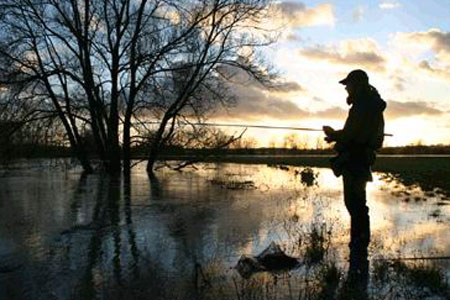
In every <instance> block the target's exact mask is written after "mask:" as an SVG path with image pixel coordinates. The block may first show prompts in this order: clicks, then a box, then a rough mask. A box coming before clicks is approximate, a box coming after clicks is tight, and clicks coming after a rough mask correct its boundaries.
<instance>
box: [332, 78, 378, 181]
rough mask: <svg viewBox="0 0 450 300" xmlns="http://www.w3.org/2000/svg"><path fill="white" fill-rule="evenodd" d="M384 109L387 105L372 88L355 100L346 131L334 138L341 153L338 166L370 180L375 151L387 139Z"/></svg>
mask: <svg viewBox="0 0 450 300" xmlns="http://www.w3.org/2000/svg"><path fill="white" fill-rule="evenodd" d="M385 109H386V102H385V101H383V99H381V97H380V95H379V94H378V92H377V90H376V89H375V88H374V87H372V86H370V87H369V88H368V89H367V90H366V91H365V92H364V93H362V94H361V95H360V96H359V97H357V98H356V99H354V101H353V104H352V107H351V108H350V111H349V113H348V117H347V120H346V121H345V125H344V128H343V129H342V130H337V131H335V132H334V134H333V136H332V138H333V140H335V141H336V145H335V150H336V151H337V152H338V157H337V158H336V159H335V161H338V166H337V167H341V168H342V169H343V170H347V171H349V172H350V173H352V174H353V175H355V176H367V179H368V180H371V172H370V166H371V165H372V164H373V163H374V162H375V151H376V150H378V149H379V148H381V146H382V144H383V139H384V118H383V111H384V110H385ZM335 173H336V172H335Z"/></svg>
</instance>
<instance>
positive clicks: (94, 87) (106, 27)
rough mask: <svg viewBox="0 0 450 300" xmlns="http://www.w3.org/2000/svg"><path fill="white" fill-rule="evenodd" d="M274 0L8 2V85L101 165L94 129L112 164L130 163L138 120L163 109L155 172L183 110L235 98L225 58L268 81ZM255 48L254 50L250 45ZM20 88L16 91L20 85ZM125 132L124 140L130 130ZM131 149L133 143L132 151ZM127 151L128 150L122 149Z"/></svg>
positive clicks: (3, 76) (4, 62)
mask: <svg viewBox="0 0 450 300" xmlns="http://www.w3.org/2000/svg"><path fill="white" fill-rule="evenodd" d="M267 5H268V0H240V1H236V0H190V1H177V0H153V1H146V0H143V1H139V2H137V1H132V0H63V1H59V0H4V1H2V3H1V4H0V25H1V27H2V28H3V29H4V32H3V33H2V40H1V42H0V84H4V85H6V86H7V87H8V93H9V94H10V95H11V96H13V97H12V98H11V99H14V101H15V102H16V103H22V102H23V101H24V100H23V99H27V101H28V102H30V103H33V106H35V107H36V108H37V109H36V112H39V114H41V115H42V114H49V115H51V116H52V117H55V116H56V117H57V118H58V120H59V122H60V123H61V124H62V126H63V128H64V130H65V132H66V135H67V139H68V141H69V144H70V146H71V148H72V149H73V151H74V154H75V155H76V156H77V157H78V159H79V160H80V161H81V163H82V165H83V167H84V168H85V169H86V170H88V171H90V170H92V167H91V163H90V161H89V158H88V156H87V153H88V149H87V145H86V143H85V139H84V138H83V134H82V132H83V131H85V129H86V128H89V130H90V131H91V134H90V135H91V136H92V138H93V141H94V144H95V149H96V154H97V156H98V158H99V159H100V160H101V161H102V162H103V165H104V167H105V169H106V170H107V171H109V172H112V173H114V172H118V171H119V170H120V169H121V158H123V161H124V166H125V169H129V167H130V159H131V153H130V149H131V145H132V142H133V140H135V139H134V137H133V135H134V134H136V135H140V134H141V132H140V129H142V127H139V126H138V125H136V124H141V122H140V121H141V120H145V119H149V118H153V117H156V118H157V119H158V120H160V126H159V127H158V129H157V130H156V132H155V133H154V134H153V135H152V136H153V139H152V143H151V146H150V149H149V151H150V154H149V163H148V170H149V171H151V170H152V168H153V164H154V162H155V160H156V159H157V157H158V153H159V152H160V151H161V149H163V146H164V145H165V144H166V143H167V142H168V141H169V140H170V139H171V138H172V137H173V136H174V133H175V131H176V130H175V127H176V126H175V124H176V121H177V120H179V119H180V118H184V119H186V120H187V119H192V118H196V119H199V118H203V117H205V116H206V114H207V112H209V111H211V110H212V109H214V107H216V106H217V105H219V104H225V105H226V104H230V103H232V100H233V97H232V96H231V95H230V93H229V88H228V85H227V84H226V81H228V80H230V79H231V78H232V76H231V75H230V73H229V72H224V71H223V70H224V66H229V67H233V68H240V69H243V70H245V71H246V72H248V74H251V75H252V76H253V77H254V78H256V79H257V80H259V81H260V82H262V83H264V82H267V81H269V80H270V74H269V72H268V70H267V68H265V67H264V66H265V65H266V64H265V62H263V61H262V60H261V59H257V58H256V57H257V56H256V55H255V53H256V52H255V51H256V49H257V48H258V47H261V46H264V45H267V44H268V43H270V42H271V40H270V39H268V38H267V36H264V35H263V34H261V30H259V28H258V27H257V26H258V23H259V22H260V21H261V20H262V18H263V16H264V13H265V11H266V8H267ZM244 50H245V51H244ZM13 89H14V90H16V91H17V92H15V93H12V92H11V91H12V90H13ZM121 136H122V145H121V142H120V137H121ZM122 150H123V151H122ZM121 154H123V156H121Z"/></svg>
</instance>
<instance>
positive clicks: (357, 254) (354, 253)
mask: <svg viewBox="0 0 450 300" xmlns="http://www.w3.org/2000/svg"><path fill="white" fill-rule="evenodd" d="M343 177H344V201H345V206H346V207H347V210H348V212H349V213H350V217H351V229H350V232H351V234H350V261H351V262H353V264H357V265H360V264H362V265H365V263H363V261H367V247H368V245H369V242H370V220H369V208H368V207H367V205H366V183H367V182H366V180H364V179H361V178H359V177H356V176H353V175H351V174H344V176H343ZM362 267H363V266H362Z"/></svg>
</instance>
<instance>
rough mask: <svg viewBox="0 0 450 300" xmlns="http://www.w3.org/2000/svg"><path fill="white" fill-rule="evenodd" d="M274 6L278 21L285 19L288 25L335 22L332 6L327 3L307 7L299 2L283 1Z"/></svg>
mask: <svg viewBox="0 0 450 300" xmlns="http://www.w3.org/2000/svg"><path fill="white" fill-rule="evenodd" d="M274 8H275V10H276V11H277V12H278V14H277V16H278V18H279V21H281V22H286V21H287V25H288V26H289V27H309V26H320V25H328V26H333V25H334V23H335V16H334V11H333V7H332V6H331V5H330V4H327V3H323V4H320V5H318V6H316V7H312V8H308V7H306V6H305V4H303V3H301V2H294V1H284V2H281V3H277V4H275V6H274ZM272 21H274V20H272Z"/></svg>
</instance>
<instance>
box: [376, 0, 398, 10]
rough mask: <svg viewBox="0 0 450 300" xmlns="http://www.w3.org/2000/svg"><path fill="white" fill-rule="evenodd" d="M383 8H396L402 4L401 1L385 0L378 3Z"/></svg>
mask: <svg viewBox="0 0 450 300" xmlns="http://www.w3.org/2000/svg"><path fill="white" fill-rule="evenodd" d="M378 6H379V7H380V8H381V9H384V10H387V9H394V8H398V7H400V6H401V4H400V3H398V2H395V1H383V2H381V3H380V4H379V5H378Z"/></svg>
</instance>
